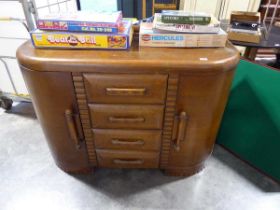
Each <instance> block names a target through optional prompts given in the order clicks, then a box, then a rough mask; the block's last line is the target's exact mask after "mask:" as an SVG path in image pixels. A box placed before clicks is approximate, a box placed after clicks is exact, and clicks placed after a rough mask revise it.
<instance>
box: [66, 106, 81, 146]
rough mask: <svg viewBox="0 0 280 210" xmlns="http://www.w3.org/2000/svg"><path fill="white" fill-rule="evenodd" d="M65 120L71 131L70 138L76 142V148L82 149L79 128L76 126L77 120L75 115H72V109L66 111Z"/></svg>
mask: <svg viewBox="0 0 280 210" xmlns="http://www.w3.org/2000/svg"><path fill="white" fill-rule="evenodd" d="M64 114H65V119H66V124H67V127H68V130H69V134H70V138H71V139H72V140H73V141H74V143H75V145H76V148H77V149H80V148H81V145H80V139H79V137H78V132H77V128H76V126H75V120H76V119H74V117H75V115H74V114H73V113H72V111H71V110H70V109H67V110H65V113H64Z"/></svg>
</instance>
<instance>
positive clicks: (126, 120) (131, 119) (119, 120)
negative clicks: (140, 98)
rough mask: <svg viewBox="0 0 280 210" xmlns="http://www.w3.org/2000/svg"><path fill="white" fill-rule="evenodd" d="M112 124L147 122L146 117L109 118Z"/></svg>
mask: <svg viewBox="0 0 280 210" xmlns="http://www.w3.org/2000/svg"><path fill="white" fill-rule="evenodd" d="M109 121H110V122H112V123H142V122H145V118H144V117H109Z"/></svg>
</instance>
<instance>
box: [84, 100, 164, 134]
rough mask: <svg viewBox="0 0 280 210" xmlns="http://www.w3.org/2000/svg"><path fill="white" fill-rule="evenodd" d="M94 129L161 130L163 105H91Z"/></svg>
mask: <svg viewBox="0 0 280 210" xmlns="http://www.w3.org/2000/svg"><path fill="white" fill-rule="evenodd" d="M88 106H89V110H90V115H91V121H92V127H93V128H124V129H161V128H162V123H163V122H162V121H163V111H164V107H163V106H161V105H112V104H89V105H88Z"/></svg>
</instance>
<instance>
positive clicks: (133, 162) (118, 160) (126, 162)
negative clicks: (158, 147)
mask: <svg viewBox="0 0 280 210" xmlns="http://www.w3.org/2000/svg"><path fill="white" fill-rule="evenodd" d="M113 162H114V163H115V164H137V165H141V164H143V163H144V160H122V159H114V160H113Z"/></svg>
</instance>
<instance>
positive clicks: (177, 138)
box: [172, 112, 188, 151]
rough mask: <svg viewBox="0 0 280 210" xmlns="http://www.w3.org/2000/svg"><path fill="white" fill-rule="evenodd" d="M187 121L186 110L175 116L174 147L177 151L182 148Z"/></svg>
mask: <svg viewBox="0 0 280 210" xmlns="http://www.w3.org/2000/svg"><path fill="white" fill-rule="evenodd" d="M187 122H188V116H187V113H186V112H181V113H180V114H179V115H178V116H175V121H174V125H173V132H172V140H173V142H174V149H175V150H176V151H179V150H180V142H181V141H183V140H184V138H185V134H186V127H187Z"/></svg>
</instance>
